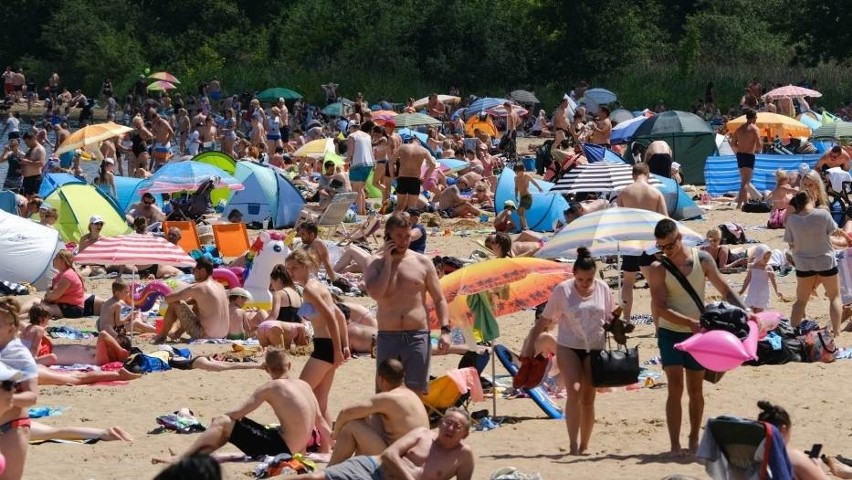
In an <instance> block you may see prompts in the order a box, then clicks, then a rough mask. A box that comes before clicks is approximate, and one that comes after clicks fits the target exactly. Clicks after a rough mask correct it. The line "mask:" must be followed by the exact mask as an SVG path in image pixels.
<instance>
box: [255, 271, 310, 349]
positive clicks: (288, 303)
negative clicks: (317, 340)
mask: <svg viewBox="0 0 852 480" xmlns="http://www.w3.org/2000/svg"><path fill="white" fill-rule="evenodd" d="M269 287H270V290H272V309H270V310H269V316H268V317H267V318H266V320H264V321H263V322H261V323H260V325H258V326H257V340H258V341H259V342H260V346H261V347H267V346H271V347H275V348H284V349H287V348H289V347H290V344H292V343H294V342H295V343H296V344H297V345H307V343H308V339H309V337H310V335H309V333H308V330H309V328H308V326H307V325H306V324H305V323H304V322H303V321H302V318H301V317H300V316H299V308H300V307H301V306H302V296H301V295H299V292H298V291H297V290H296V285H295V284H294V283H293V280H291V279H290V276H289V275H288V274H287V270H286V269H285V268H284V265H276V266H275V267H273V268H272V272H270V273H269Z"/></svg>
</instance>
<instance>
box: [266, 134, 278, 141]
mask: <svg viewBox="0 0 852 480" xmlns="http://www.w3.org/2000/svg"><path fill="white" fill-rule="evenodd" d="M266 139H267V140H281V134H278V133H267V134H266Z"/></svg>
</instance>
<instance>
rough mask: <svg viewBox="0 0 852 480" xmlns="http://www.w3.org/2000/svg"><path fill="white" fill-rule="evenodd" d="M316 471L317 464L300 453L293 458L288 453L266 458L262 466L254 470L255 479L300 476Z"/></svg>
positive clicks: (259, 465) (261, 463)
mask: <svg viewBox="0 0 852 480" xmlns="http://www.w3.org/2000/svg"><path fill="white" fill-rule="evenodd" d="M316 469H317V466H316V463H314V462H313V460H310V459H309V458H307V457H305V456H304V455H302V454H300V453H297V454H296V455H293V456H291V455H290V454H287V453H279V454H278V455H276V456H274V457H270V456H267V457H265V458H264V459H263V460H262V461H261V462H260V464H258V465H257V466H256V467H255V468H254V478H269V477H275V476H278V475H300V474H304V473H311V472H313V471H315V470H316Z"/></svg>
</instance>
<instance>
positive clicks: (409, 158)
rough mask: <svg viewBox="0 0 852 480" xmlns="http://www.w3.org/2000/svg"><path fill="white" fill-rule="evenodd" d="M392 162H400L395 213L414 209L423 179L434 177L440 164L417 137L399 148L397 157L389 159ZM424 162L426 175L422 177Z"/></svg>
mask: <svg viewBox="0 0 852 480" xmlns="http://www.w3.org/2000/svg"><path fill="white" fill-rule="evenodd" d="M388 158H390V159H391V161H392V162H393V161H395V160H399V171H398V176H397V180H396V181H397V183H396V195H397V199H398V200H397V204H396V210H395V212H397V213H398V212H404V211H405V210H406V209H407V208H409V207H414V205H415V203H416V202H417V197H419V196H420V187H421V185H422V184H423V180H422V179H423V178H429V177H431V176H432V172H433V171H435V167H437V165H438V162H437V161H436V160H435V157H433V156H432V154H431V153H429V150H426V149H425V148H424V147H423V146H422V145H420V141H418V140H417V139H416V137H412V140H410V141H409V142H408V143H406V144H405V145H403V146H401V147H399V149H398V150H397V152H396V157H388ZM423 161H426V166H427V169H426V173H425V174H423V175H421V173H422V170H423Z"/></svg>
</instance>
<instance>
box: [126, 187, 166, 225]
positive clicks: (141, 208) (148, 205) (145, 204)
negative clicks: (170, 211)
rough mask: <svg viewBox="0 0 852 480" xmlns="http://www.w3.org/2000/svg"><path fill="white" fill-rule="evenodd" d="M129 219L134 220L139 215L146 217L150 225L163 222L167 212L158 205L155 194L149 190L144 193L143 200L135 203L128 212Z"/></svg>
mask: <svg viewBox="0 0 852 480" xmlns="http://www.w3.org/2000/svg"><path fill="white" fill-rule="evenodd" d="M127 217H128V218H127V221H129V222H133V220H135V219H136V218H137V217H145V220H147V221H148V225H153V224H155V223H157V222H162V221H163V220H165V219H166V214H165V213H163V211H162V210H160V207H158V206H157V204H156V200H155V199H154V195H152V194H151V193H149V192H145V193H143V194H142V201H141V202H139V203H137V204H136V205H133V208H131V209H130V213H128V214H127Z"/></svg>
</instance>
